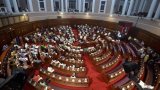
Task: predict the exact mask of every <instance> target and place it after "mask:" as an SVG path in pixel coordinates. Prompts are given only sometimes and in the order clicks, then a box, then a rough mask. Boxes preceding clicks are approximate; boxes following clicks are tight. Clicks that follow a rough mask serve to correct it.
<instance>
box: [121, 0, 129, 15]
mask: <svg viewBox="0 0 160 90" xmlns="http://www.w3.org/2000/svg"><path fill="white" fill-rule="evenodd" d="M127 3H128V0H125V1H124V5H123V10H122V15H125V12H126V8H127Z"/></svg>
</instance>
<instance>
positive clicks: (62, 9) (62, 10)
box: [61, 0, 64, 12]
mask: <svg viewBox="0 0 160 90" xmlns="http://www.w3.org/2000/svg"><path fill="white" fill-rule="evenodd" d="M63 6H64V4H63V0H61V12H64V7H63Z"/></svg>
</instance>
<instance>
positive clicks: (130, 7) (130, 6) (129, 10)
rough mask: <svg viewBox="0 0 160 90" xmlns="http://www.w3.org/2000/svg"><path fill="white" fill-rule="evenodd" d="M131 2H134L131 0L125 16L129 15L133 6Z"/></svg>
mask: <svg viewBox="0 0 160 90" xmlns="http://www.w3.org/2000/svg"><path fill="white" fill-rule="evenodd" d="M133 4H134V0H131V1H130V5H129V9H128V12H127V16H130V14H131V11H132V8H133Z"/></svg>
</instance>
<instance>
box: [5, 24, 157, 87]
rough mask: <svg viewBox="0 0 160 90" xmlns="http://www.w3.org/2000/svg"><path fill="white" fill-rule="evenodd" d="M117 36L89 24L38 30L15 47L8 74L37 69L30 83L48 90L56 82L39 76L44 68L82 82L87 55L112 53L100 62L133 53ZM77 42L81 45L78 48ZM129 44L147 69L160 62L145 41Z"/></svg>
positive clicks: (103, 57) (10, 57)
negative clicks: (148, 66) (51, 83)
mask: <svg viewBox="0 0 160 90" xmlns="http://www.w3.org/2000/svg"><path fill="white" fill-rule="evenodd" d="M73 28H76V30H77V32H78V34H77V35H78V36H76V35H75V33H74V31H73ZM117 32H118V33H116V34H117V36H118V37H121V35H120V34H121V33H120V32H119V31H117ZM113 33H115V32H110V31H108V30H107V29H106V28H103V27H99V26H90V25H87V24H85V25H74V27H71V26H70V25H61V26H58V27H51V28H37V30H36V32H34V33H31V34H28V35H26V36H24V38H23V43H22V42H21V43H20V44H19V45H17V44H15V45H13V49H12V50H11V52H10V55H9V56H8V57H7V60H8V61H7V62H8V68H7V70H9V71H11V72H10V73H9V72H8V75H12V73H14V71H15V69H16V68H23V69H24V70H28V69H32V68H34V70H33V71H34V72H35V71H38V74H37V72H36V73H34V74H33V76H32V77H31V78H30V83H32V84H33V85H34V86H36V84H37V83H38V84H41V85H42V86H46V87H47V88H50V85H49V83H50V82H51V81H52V80H51V78H52V77H50V76H48V78H47V79H45V78H44V77H42V76H41V74H40V72H39V71H40V68H41V69H43V70H46V71H47V72H49V73H50V74H53V75H54V74H56V75H59V76H63V75H64V73H62V72H59V71H58V69H61V70H64V71H66V72H68V71H70V72H71V73H70V74H69V75H70V76H69V77H68V76H65V75H64V76H65V78H82V77H80V76H78V74H79V73H81V72H84V73H87V68H86V65H84V60H83V58H82V56H83V54H86V53H87V54H89V55H91V56H98V54H99V53H103V50H104V49H105V50H110V53H103V55H101V57H97V58H94V60H95V61H97V62H99V61H102V60H104V59H105V58H107V57H109V55H111V54H113V52H114V54H115V53H118V52H120V53H122V52H123V53H124V52H125V51H126V52H127V50H128V52H133V51H131V50H129V49H128V48H127V46H125V47H126V49H123V46H122V43H123V42H126V40H125V41H122V40H120V39H119V38H113V37H112V34H113ZM77 42H78V44H75V43H77ZM128 42H129V44H128V45H130V47H132V48H133V50H134V51H135V52H137V56H138V57H140V60H141V59H143V62H145V63H147V64H146V65H150V66H151V65H153V63H155V62H157V61H158V60H159V54H158V53H156V52H154V50H152V49H151V48H150V47H147V48H145V46H144V42H143V41H142V42H140V41H138V40H137V39H133V38H132V37H129V38H128ZM126 43H127V42H126ZM116 55H117V54H116ZM120 56H123V54H120V55H117V57H118V58H119V57H120ZM130 57H134V55H129V56H128V57H127V59H130ZM132 59H134V58H132ZM132 59H131V60H132ZM117 61H118V59H117ZM114 62H116V61H114ZM70 63H72V65H71V64H70ZM113 64H114V63H113ZM106 65H107V64H106ZM57 68H58V69H57ZM35 69H36V70H35ZM50 74H47V75H50ZM84 77H85V78H86V80H87V83H89V78H87V76H86V75H84ZM58 78H59V77H58ZM58 80H61V79H58ZM46 90H47V89H46Z"/></svg>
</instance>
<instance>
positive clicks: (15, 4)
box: [12, 0, 19, 13]
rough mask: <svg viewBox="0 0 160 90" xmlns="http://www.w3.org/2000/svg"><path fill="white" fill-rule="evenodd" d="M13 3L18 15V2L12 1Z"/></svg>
mask: <svg viewBox="0 0 160 90" xmlns="http://www.w3.org/2000/svg"><path fill="white" fill-rule="evenodd" d="M12 1H13V7H14V10H15V12H16V13H19V9H18V5H17V0H12Z"/></svg>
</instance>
